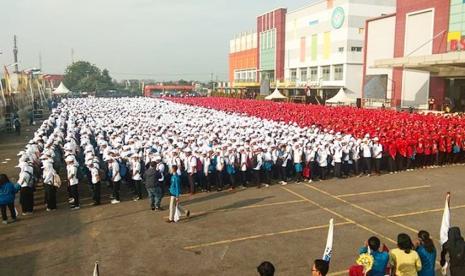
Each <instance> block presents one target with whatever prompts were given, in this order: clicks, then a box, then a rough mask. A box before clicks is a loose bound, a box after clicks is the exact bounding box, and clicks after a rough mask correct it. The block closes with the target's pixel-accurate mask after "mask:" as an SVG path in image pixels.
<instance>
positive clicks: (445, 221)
mask: <svg viewBox="0 0 465 276" xmlns="http://www.w3.org/2000/svg"><path fill="white" fill-rule="evenodd" d="M449 204H450V193H447V194H446V203H445V205H444V212H443V213H442V222H441V230H440V232H439V237H440V238H439V239H440V241H441V245H444V244H445V243H446V241H447V240H448V232H449V228H450V206H449Z"/></svg>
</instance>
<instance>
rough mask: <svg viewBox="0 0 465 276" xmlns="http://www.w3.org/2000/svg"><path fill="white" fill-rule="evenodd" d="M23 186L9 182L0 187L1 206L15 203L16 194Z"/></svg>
mask: <svg viewBox="0 0 465 276" xmlns="http://www.w3.org/2000/svg"><path fill="white" fill-rule="evenodd" d="M20 188H21V186H19V184H13V183H11V182H7V183H5V184H3V185H0V205H6V204H10V203H13V202H15V194H16V193H17V192H18V191H19V189H20Z"/></svg>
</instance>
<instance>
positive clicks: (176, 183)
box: [170, 173, 181, 197]
mask: <svg viewBox="0 0 465 276" xmlns="http://www.w3.org/2000/svg"><path fill="white" fill-rule="evenodd" d="M170 184H171V185H170V194H171V195H172V196H175V197H179V195H180V194H181V177H180V176H179V174H177V173H174V174H173V175H172V176H171V182H170Z"/></svg>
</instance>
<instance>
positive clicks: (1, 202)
mask: <svg viewBox="0 0 465 276" xmlns="http://www.w3.org/2000/svg"><path fill="white" fill-rule="evenodd" d="M20 188H21V186H19V185H18V184H13V183H11V182H10V180H9V179H8V176H7V175H6V174H0V209H1V211H2V220H3V224H8V217H7V215H6V207H8V209H10V213H11V218H12V219H13V222H15V221H16V210H15V194H16V193H17V192H18V191H19V189H20Z"/></svg>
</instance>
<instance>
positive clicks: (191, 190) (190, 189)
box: [187, 173, 195, 194]
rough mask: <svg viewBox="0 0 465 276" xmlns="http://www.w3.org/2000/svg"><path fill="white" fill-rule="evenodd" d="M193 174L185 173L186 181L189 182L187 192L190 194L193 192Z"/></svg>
mask: <svg viewBox="0 0 465 276" xmlns="http://www.w3.org/2000/svg"><path fill="white" fill-rule="evenodd" d="M194 178H195V174H193V173H188V174H187V181H188V182H189V192H190V193H191V194H193V193H195V184H194Z"/></svg>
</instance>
